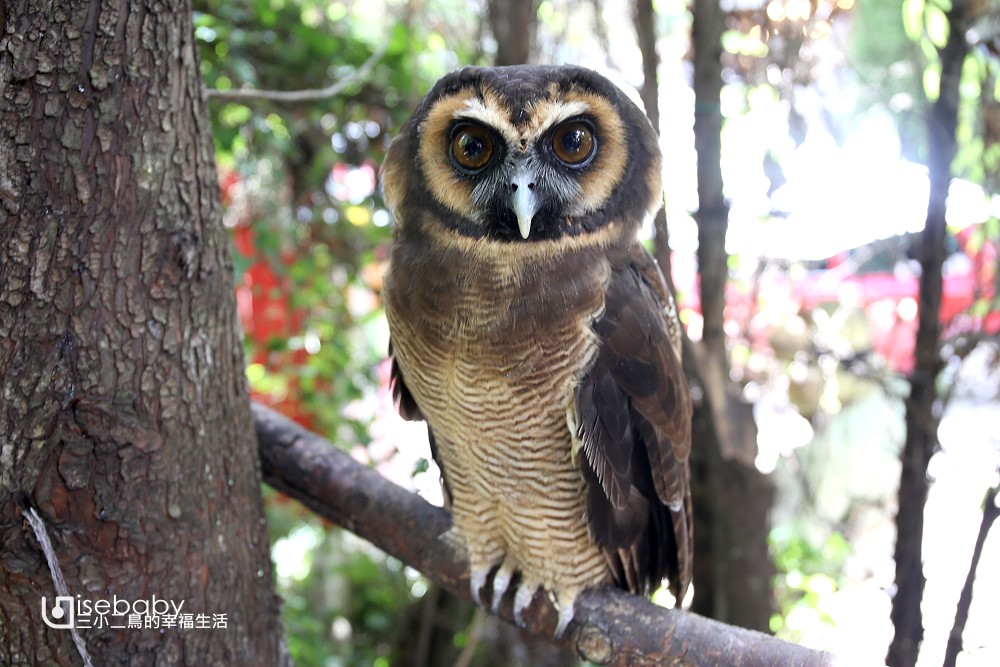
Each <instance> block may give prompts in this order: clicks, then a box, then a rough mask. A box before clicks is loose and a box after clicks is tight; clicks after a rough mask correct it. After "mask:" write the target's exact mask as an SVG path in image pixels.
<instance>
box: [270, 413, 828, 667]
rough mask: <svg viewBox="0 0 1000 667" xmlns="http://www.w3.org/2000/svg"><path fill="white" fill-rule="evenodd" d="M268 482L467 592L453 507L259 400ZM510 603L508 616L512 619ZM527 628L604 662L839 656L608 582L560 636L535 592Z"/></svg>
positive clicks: (504, 609) (587, 597)
mask: <svg viewBox="0 0 1000 667" xmlns="http://www.w3.org/2000/svg"><path fill="white" fill-rule="evenodd" d="M253 413H254V419H255V422H256V426H257V439H258V441H259V443H260V454H261V460H262V462H263V469H264V479H265V481H267V483H268V484H270V485H271V486H273V487H274V488H276V489H278V490H279V491H282V492H284V493H286V494H288V495H290V496H292V497H293V498H296V499H298V500H300V501H301V502H303V503H304V504H305V505H306V506H307V507H309V508H310V509H312V510H313V511H315V512H317V513H318V514H320V515H322V516H324V517H326V518H328V519H330V520H332V521H335V522H336V523H338V524H340V525H341V526H343V527H345V528H347V529H348V530H350V531H351V532H353V533H355V534H357V535H359V536H361V537H363V538H365V539H367V540H369V541H371V542H372V543H373V544H375V546H377V547H379V548H380V549H383V550H384V551H386V552H388V553H390V554H392V555H393V556H395V557H397V558H398V559H400V560H401V561H402V562H404V563H406V564H407V565H409V566H411V567H414V568H416V569H418V570H420V571H421V572H423V573H424V574H425V575H427V576H428V577H430V578H431V579H432V580H433V581H434V582H435V583H437V584H438V585H440V586H442V587H443V588H445V589H446V590H448V591H450V592H451V593H453V594H454V595H456V596H458V597H461V598H463V599H466V600H468V599H469V595H470V594H469V577H468V569H469V564H468V561H467V559H466V558H465V555H464V554H462V553H459V552H457V550H456V549H455V548H454V547H453V546H452V545H451V543H450V542H449V541H448V540H447V539H446V538H445V537H444V535H445V533H446V532H447V530H448V529H449V527H450V526H451V518H450V516H449V515H448V513H447V512H446V511H444V510H442V509H440V508H437V507H433V506H431V505H429V504H428V503H427V502H426V501H424V500H423V499H422V498H420V496H418V495H416V494H414V493H410V492H409V491H406V490H404V489H402V488H400V487H398V486H396V485H394V484H392V483H391V482H388V481H387V480H385V479H384V478H383V477H382V476H381V475H379V474H378V472H376V471H374V470H372V469H370V468H367V467H365V466H363V465H361V464H359V463H357V462H356V461H354V460H353V459H351V457H350V456H349V455H347V454H345V453H343V452H341V451H340V450H339V449H337V448H336V447H334V446H333V445H332V444H330V443H329V442H326V441H325V440H323V439H322V438H320V437H319V436H317V435H315V434H312V433H309V432H308V431H306V430H304V429H303V428H301V427H300V426H298V425H297V424H295V423H294V422H292V421H290V420H289V419H287V418H285V417H283V416H282V415H280V414H278V413H277V412H274V411H273V410H270V409H268V408H265V407H263V406H261V405H254V406H253ZM512 604H513V603H512V601H511V600H509V599H507V600H505V601H504V604H502V605H501V607H500V610H499V613H500V616H501V617H502V618H504V619H506V620H508V621H510V620H511V619H512V618H513V609H512ZM524 621H525V625H524V631H525V632H527V633H529V634H531V635H533V636H535V637H542V638H549V639H551V640H552V641H553V642H555V643H556V644H558V645H559V646H562V647H563V648H566V649H568V650H571V651H573V652H574V653H575V654H576V655H578V656H579V657H581V658H583V659H585V660H589V661H590V662H592V663H595V664H599V665H620V666H625V665H675V666H677V667H684V666H688V667H710V666H711V667H723V666H729V665H742V666H743V667H772V666H773V665H783V666H785V667H795V666H800V667H806V666H810V667H813V666H815V667H821V666H827V665H833V664H834V660H833V658H832V656H830V655H828V654H825V653H821V652H819V651H813V650H811V649H807V648H804V647H802V646H796V645H794V644H788V643H786V642H783V641H781V640H778V639H775V638H773V637H769V636H767V635H763V634H760V633H758V632H753V631H751V630H744V629H742V628H738V627H734V626H729V625H724V624H722V623H718V622H716V621H712V620H709V619H706V618H702V617H700V616H698V615H696V614H690V613H687V612H683V611H679V610H676V609H664V608H662V607H657V606H655V605H653V604H652V603H651V602H649V601H648V600H645V599H643V598H641V597H638V596H635V595H630V594H628V593H625V592H623V591H620V590H617V589H612V588H608V587H604V588H598V589H593V590H590V591H586V592H584V593H583V594H582V595H581V596H580V598H578V600H577V603H576V618H575V620H574V622H573V623H572V624H570V626H569V628H568V629H567V630H566V632H565V633H564V634H563V635H562V636H561V637H556V638H554V639H552V638H553V633H554V631H555V626H556V621H557V613H556V611H555V609H554V608H553V607H552V606H551V605H550V604H548V603H547V602H546V601H545V600H544V596H543V595H542V594H539V595H536V596H535V600H534V602H533V603H532V605H531V606H530V607H529V608H528V610H527V611H526V613H525V618H524Z"/></svg>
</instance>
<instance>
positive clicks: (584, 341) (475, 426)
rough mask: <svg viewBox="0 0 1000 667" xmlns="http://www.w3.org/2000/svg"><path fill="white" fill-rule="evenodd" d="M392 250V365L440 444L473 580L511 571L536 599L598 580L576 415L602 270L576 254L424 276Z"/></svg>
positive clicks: (463, 265) (589, 359)
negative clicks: (554, 286) (577, 454)
mask: <svg viewBox="0 0 1000 667" xmlns="http://www.w3.org/2000/svg"><path fill="white" fill-rule="evenodd" d="M397 250H398V252H397ZM397 250H394V253H393V257H392V261H391V265H390V270H389V272H388V273H387V275H386V281H385V306H386V313H387V316H388V319H389V326H390V330H391V333H392V340H393V348H394V354H395V357H396V359H397V361H398V363H399V365H400V368H401V370H402V373H403V377H404V379H405V382H406V385H407V387H408V388H409V390H410V391H411V392H412V394H413V397H414V399H415V400H416V402H417V404H418V405H419V406H420V409H421V412H422V413H423V415H424V417H425V418H426V420H427V423H428V426H429V428H430V430H431V432H432V433H433V435H434V439H435V442H436V446H437V457H438V459H439V461H440V462H441V463H442V465H443V468H444V476H445V479H446V481H447V484H448V488H449V491H450V493H451V502H452V507H451V510H452V513H453V517H454V532H455V533H456V535H457V537H458V538H459V539H460V540H461V541H462V542H463V543H464V545H465V547H466V548H467V550H468V554H469V559H470V565H471V569H472V574H473V577H476V576H477V572H478V573H484V572H485V571H488V570H489V569H490V568H492V567H494V566H497V565H500V564H501V563H504V566H505V567H508V568H514V569H515V570H518V571H520V572H521V574H522V577H523V579H524V583H525V584H526V585H527V586H529V587H531V588H535V587H537V586H538V585H539V584H540V585H543V586H545V587H546V588H547V589H549V590H554V589H556V588H559V589H566V590H570V591H572V590H579V589H582V588H584V587H587V586H591V585H595V584H598V583H602V582H603V581H604V580H605V579H606V578H607V566H606V563H605V559H604V556H603V555H602V553H601V552H600V550H599V549H598V548H597V547H595V546H594V545H593V544H592V542H591V540H590V538H589V535H588V532H587V520H586V516H585V514H586V489H585V483H584V480H583V477H582V475H581V473H580V469H579V467H578V464H577V462H576V461H575V460H574V456H573V453H572V449H573V434H572V432H571V430H570V428H569V426H568V425H567V413H568V411H569V410H570V409H571V406H572V396H573V389H574V387H575V386H576V384H577V382H578V381H579V379H580V378H581V376H582V375H583V374H584V373H585V372H586V370H587V369H588V368H589V366H590V365H591V364H592V363H593V359H594V355H595V354H596V352H597V346H598V344H597V341H596V339H595V336H594V334H593V333H592V331H591V325H592V322H593V320H594V318H595V317H597V316H598V315H599V314H600V312H601V310H602V308H603V298H604V296H603V295H604V287H605V284H606V282H607V280H608V276H609V267H608V262H607V260H606V259H599V258H597V257H596V256H586V254H585V253H580V254H572V255H569V256H566V257H561V258H559V259H558V260H553V261H551V262H549V263H548V264H547V265H546V266H533V267H532V270H531V271H523V272H522V271H520V270H519V268H518V267H517V266H513V267H512V266H511V265H510V264H504V265H503V266H500V265H499V264H492V263H491V262H489V261H488V260H485V259H483V258H475V257H470V256H469V255H468V254H464V253H462V254H456V255H455V256H454V257H452V258H450V260H449V261H445V262H442V263H440V264H437V265H436V268H435V269H434V270H428V268H427V267H423V266H421V265H420V262H419V261H414V262H412V263H410V262H408V261H407V258H408V257H419V256H421V253H418V252H412V253H411V252H407V251H406V249H405V248H398V249H397ZM443 267H447V268H446V269H445V268H443ZM546 281H552V282H556V281H559V282H561V283H562V284H564V285H567V288H566V289H562V290H546V289H543V288H542V287H543V283H545V282H546ZM480 576H484V575H482V574H480Z"/></svg>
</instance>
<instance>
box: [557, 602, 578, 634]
mask: <svg viewBox="0 0 1000 667" xmlns="http://www.w3.org/2000/svg"><path fill="white" fill-rule="evenodd" d="M574 613H575V610H574V609H573V605H572V604H570V605H568V606H565V607H559V622H558V623H556V632H555V638H556V639H559V638H560V637H562V636H563V633H564V632H566V628H567V627H569V624H570V623H572V622H573V616H574Z"/></svg>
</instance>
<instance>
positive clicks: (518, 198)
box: [510, 167, 538, 239]
mask: <svg viewBox="0 0 1000 667" xmlns="http://www.w3.org/2000/svg"><path fill="white" fill-rule="evenodd" d="M510 189H511V199H510V204H511V208H512V209H513V210H514V215H516V216H517V229H518V231H520V232H521V238H522V239H527V238H528V233H529V232H530V231H531V219H532V218H533V217H534V215H535V213H536V212H537V211H538V197H537V196H536V195H535V174H534V173H532V172H531V171H530V170H528V169H527V168H525V167H521V168H520V169H519V170H518V171H517V175H516V176H514V178H512V179H511V181H510Z"/></svg>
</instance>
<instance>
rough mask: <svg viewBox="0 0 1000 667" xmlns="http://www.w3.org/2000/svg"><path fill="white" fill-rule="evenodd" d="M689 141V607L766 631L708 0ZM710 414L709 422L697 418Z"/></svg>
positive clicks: (751, 431)
mask: <svg viewBox="0 0 1000 667" xmlns="http://www.w3.org/2000/svg"><path fill="white" fill-rule="evenodd" d="M692 12H693V15H694V20H693V24H692V28H691V34H692V37H691V38H692V43H693V51H694V92H695V116H694V133H695V149H696V151H697V153H698V212H697V213H696V214H695V219H696V220H697V222H698V275H699V281H700V290H701V292H700V294H701V312H702V318H703V322H704V324H703V329H702V341H701V345H700V346H698V347H696V348H692V351H693V352H694V355H693V356H694V357H695V358H694V359H693V360H692V361H694V362H696V366H697V376H698V378H699V380H700V383H701V386H702V388H703V390H704V391H703V397H702V400H701V401H699V403H698V404H696V406H695V414H694V420H693V424H692V433H693V435H694V436H699V437H697V439H695V440H694V442H695V446H694V447H693V448H692V453H691V471H692V496H693V497H694V500H695V508H696V509H695V529H694V534H695V540H696V541H695V561H694V568H695V569H694V600H693V602H692V609H693V610H694V611H696V612H698V613H700V614H704V615H706V616H709V617H711V618H715V619H717V620H720V621H724V622H726V623H733V624H735V625H740V626H743V627H747V628H753V629H756V630H762V631H766V630H767V629H768V626H769V623H770V616H771V613H772V610H773V601H772V596H771V578H772V576H773V572H774V570H773V566H772V564H771V561H770V554H769V552H768V545H767V535H768V512H769V511H770V507H771V502H772V499H773V495H774V491H773V485H772V484H771V482H770V480H768V479H767V478H766V477H765V476H764V475H762V474H761V473H760V472H759V471H758V470H757V469H756V467H755V466H754V459H755V457H756V450H757V441H756V434H757V430H756V425H755V424H754V421H753V412H752V410H751V409H750V406H749V405H747V404H745V403H744V402H743V401H742V400H740V399H739V398H738V397H737V396H735V395H733V393H732V392H731V391H730V380H729V362H728V357H727V352H726V338H725V330H724V328H723V323H724V314H725V313H724V310H725V303H726V283H727V281H728V279H729V268H728V255H727V254H726V230H727V228H728V225H729V205H728V204H727V202H726V200H725V197H724V194H723V183H722V165H721V154H722V140H721V135H722V111H721V106H720V104H721V96H722V59H721V57H722V31H723V28H724V26H725V13H724V12H723V11H722V8H721V7H720V5H719V3H718V1H717V0H712V1H710V2H695V3H693V5H692ZM707 422H710V423H707Z"/></svg>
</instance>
